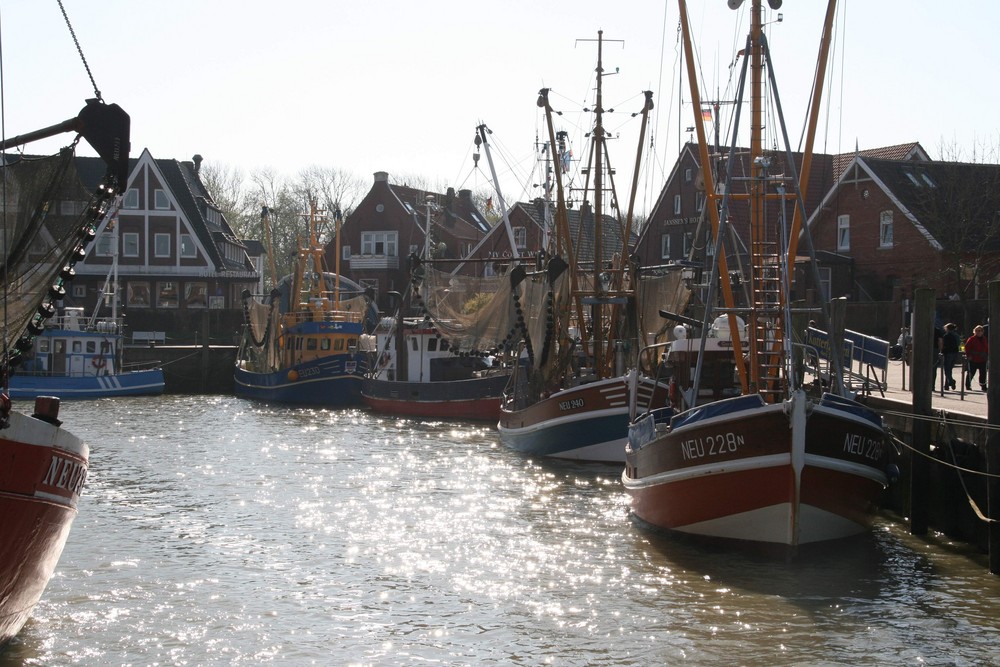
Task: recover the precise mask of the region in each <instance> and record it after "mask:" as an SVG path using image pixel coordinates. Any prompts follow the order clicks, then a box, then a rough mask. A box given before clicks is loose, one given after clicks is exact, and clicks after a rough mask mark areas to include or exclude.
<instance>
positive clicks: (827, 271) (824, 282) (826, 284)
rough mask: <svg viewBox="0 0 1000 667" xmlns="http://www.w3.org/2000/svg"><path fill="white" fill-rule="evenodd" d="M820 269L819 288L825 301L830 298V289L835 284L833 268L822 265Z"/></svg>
mask: <svg viewBox="0 0 1000 667" xmlns="http://www.w3.org/2000/svg"><path fill="white" fill-rule="evenodd" d="M818 270H819V289H820V292H821V293H822V295H823V301H824V302H825V301H829V300H830V291H831V288H832V286H833V270H832V269H831V268H830V267H829V266H821V267H819V268H818Z"/></svg>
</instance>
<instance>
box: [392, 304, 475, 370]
mask: <svg viewBox="0 0 1000 667" xmlns="http://www.w3.org/2000/svg"><path fill="white" fill-rule="evenodd" d="M395 332H396V321H395V318H392V317H386V318H383V319H382V321H381V322H380V323H379V326H378V328H377V329H376V331H375V336H376V341H377V344H378V351H379V353H380V357H379V363H378V365H377V366H376V368H377V369H378V375H377V378H378V379H379V380H390V381H400V382H440V381H446V380H468V379H470V378H473V377H476V373H477V372H479V371H484V370H486V369H488V368H490V367H491V361H490V360H489V359H483V358H481V357H461V356H455V354H454V353H453V352H452V350H451V346H450V345H449V343H448V339H446V338H443V337H441V335H440V334H439V333H438V332H437V330H435V329H434V328H433V327H432V326H429V325H428V323H427V322H425V321H424V320H419V319H406V320H404V322H403V339H402V340H401V341H397V340H396V337H395V336H396V333H395ZM400 359H401V360H402V363H398V362H399V360H400Z"/></svg>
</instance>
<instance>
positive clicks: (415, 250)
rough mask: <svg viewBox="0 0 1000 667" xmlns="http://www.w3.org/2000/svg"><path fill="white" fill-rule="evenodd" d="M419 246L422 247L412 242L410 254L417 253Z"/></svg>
mask: <svg viewBox="0 0 1000 667" xmlns="http://www.w3.org/2000/svg"><path fill="white" fill-rule="evenodd" d="M419 248H420V246H418V245H416V244H415V243H414V244H411V245H410V253H409V254H411V255H416V254H417V251H418V250H419Z"/></svg>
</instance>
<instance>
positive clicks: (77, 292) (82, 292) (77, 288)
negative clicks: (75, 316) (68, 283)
mask: <svg viewBox="0 0 1000 667" xmlns="http://www.w3.org/2000/svg"><path fill="white" fill-rule="evenodd" d="M86 296H87V286H86V285H73V298H74V299H83V298H86Z"/></svg>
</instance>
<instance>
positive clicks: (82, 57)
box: [56, 0, 104, 102]
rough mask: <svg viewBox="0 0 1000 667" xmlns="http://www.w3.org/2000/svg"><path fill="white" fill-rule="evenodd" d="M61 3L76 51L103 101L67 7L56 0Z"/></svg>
mask: <svg viewBox="0 0 1000 667" xmlns="http://www.w3.org/2000/svg"><path fill="white" fill-rule="evenodd" d="M56 2H58V3H59V11H61V12H62V15H63V19H65V21H66V27H67V28H69V34H70V36H71V37H72V38H73V43H74V44H76V52H77V53H79V54H80V60H82V61H83V68H84V69H85V70H87V76H88V77H90V85H92V86H93V87H94V94H95V95H96V96H97V101H98V102H103V101H104V99H103V98H102V97H101V91H100V90H98V89H97V82H96V81H94V75H93V73H92V72H91V71H90V65H88V64H87V58H86V56H84V55H83V49H82V48H81V47H80V40H78V39H77V38H76V32H74V30H73V24H71V23H70V22H69V16H68V15H67V14H66V8H65V7H63V3H62V0H56Z"/></svg>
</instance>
